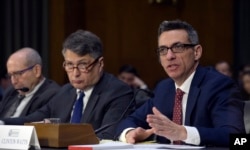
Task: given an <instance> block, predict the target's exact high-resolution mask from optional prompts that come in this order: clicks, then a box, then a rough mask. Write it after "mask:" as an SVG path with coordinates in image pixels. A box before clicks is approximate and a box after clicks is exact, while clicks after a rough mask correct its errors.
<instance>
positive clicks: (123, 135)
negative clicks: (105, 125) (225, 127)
mask: <svg viewBox="0 0 250 150" xmlns="http://www.w3.org/2000/svg"><path fill="white" fill-rule="evenodd" d="M132 129H135V128H126V129H124V130H123V131H122V133H121V135H120V137H119V141H121V142H125V143H127V140H126V134H127V132H128V131H129V130H132Z"/></svg>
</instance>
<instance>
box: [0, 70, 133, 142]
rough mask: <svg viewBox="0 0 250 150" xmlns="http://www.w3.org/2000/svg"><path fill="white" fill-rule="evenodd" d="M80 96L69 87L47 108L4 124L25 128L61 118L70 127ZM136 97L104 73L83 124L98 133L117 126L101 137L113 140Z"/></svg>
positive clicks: (85, 112) (99, 135) (86, 109)
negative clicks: (122, 118) (105, 127)
mask: <svg viewBox="0 0 250 150" xmlns="http://www.w3.org/2000/svg"><path fill="white" fill-rule="evenodd" d="M76 96H77V95H76V89H75V88H74V87H73V86H72V85H71V84H66V85H64V86H63V87H62V88H61V90H60V92H59V93H58V94H57V95H56V96H55V97H54V98H53V99H52V100H51V101H50V102H49V103H48V104H47V105H46V106H44V107H43V108H42V109H40V110H38V111H37V112H35V113H33V114H31V115H30V116H27V117H25V118H19V119H13V118H12V119H5V120H3V121H4V122H5V124H23V123H24V122H32V121H41V120H43V119H44V118H60V119H61V122H63V123H69V122H70V118H71V112H72V109H73V105H74V102H75V100H76ZM132 96H133V92H132V90H131V89H130V87H129V86H128V85H126V84H125V83H123V82H122V81H120V80H119V79H117V78H116V77H114V76H113V75H111V74H108V73H104V74H103V76H102V77H101V78H100V80H99V81H98V83H97V84H96V85H95V87H94V89H93V91H92V94H91V96H90V98H89V100H88V103H87V106H86V108H85V110H84V114H83V116H82V119H81V122H82V123H90V124H92V126H93V128H94V129H95V130H96V129H99V128H101V127H103V126H105V125H108V124H112V123H116V124H112V125H110V126H109V127H108V128H107V129H105V130H103V131H100V132H99V133H98V134H97V136H98V137H100V138H106V139H107V138H108V139H113V137H114V133H115V127H116V125H117V121H120V120H121V119H120V117H121V114H122V113H123V112H125V110H126V108H127V107H128V105H129V104H130V101H131V100H132ZM129 108H130V107H129ZM131 110H132V105H131V109H128V110H127V113H130V111H131ZM125 116H126V115H124V116H123V117H125Z"/></svg>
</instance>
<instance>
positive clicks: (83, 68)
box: [63, 56, 102, 73]
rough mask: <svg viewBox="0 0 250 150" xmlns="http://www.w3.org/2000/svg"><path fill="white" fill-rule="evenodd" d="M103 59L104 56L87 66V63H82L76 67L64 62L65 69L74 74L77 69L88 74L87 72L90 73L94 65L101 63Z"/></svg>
mask: <svg viewBox="0 0 250 150" xmlns="http://www.w3.org/2000/svg"><path fill="white" fill-rule="evenodd" d="M101 57H102V56H100V57H97V58H96V59H95V60H94V61H93V62H92V63H90V64H86V63H84V62H82V63H79V64H76V66H75V64H73V63H72V62H67V61H64V62H63V67H64V69H65V70H66V71H67V72H72V71H74V69H75V68H76V69H78V70H79V71H80V72H83V73H86V72H88V71H89V69H90V68H91V67H92V66H93V65H94V64H96V63H97V62H98V61H99V59H100V58H101Z"/></svg>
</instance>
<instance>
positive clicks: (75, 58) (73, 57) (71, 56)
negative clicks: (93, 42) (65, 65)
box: [64, 50, 93, 62]
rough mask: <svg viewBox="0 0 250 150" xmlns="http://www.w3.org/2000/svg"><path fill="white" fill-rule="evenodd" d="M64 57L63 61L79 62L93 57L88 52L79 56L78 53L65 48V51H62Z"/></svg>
mask: <svg viewBox="0 0 250 150" xmlns="http://www.w3.org/2000/svg"><path fill="white" fill-rule="evenodd" d="M64 59H65V61H71V62H79V61H89V60H91V59H93V57H91V56H90V55H89V54H86V55H84V56H79V55H78V54H76V53H74V52H72V51H70V50H66V52H65V53H64Z"/></svg>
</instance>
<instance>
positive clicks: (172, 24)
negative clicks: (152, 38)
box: [158, 20, 199, 44]
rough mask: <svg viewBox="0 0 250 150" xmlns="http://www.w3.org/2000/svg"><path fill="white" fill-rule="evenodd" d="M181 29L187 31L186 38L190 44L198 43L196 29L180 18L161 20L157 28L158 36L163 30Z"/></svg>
mask: <svg viewBox="0 0 250 150" xmlns="http://www.w3.org/2000/svg"><path fill="white" fill-rule="evenodd" d="M178 29H183V30H185V31H186V32H187V33H188V40H189V41H190V42H191V44H199V37H198V34H197V32H196V30H195V29H194V28H193V27H192V26H191V25H190V24H188V23H187V22H184V21H181V20H173V21H163V22H162V23H161V24H160V26H159V29H158V38H159V37H160V35H161V34H162V33H163V32H165V31H170V30H178Z"/></svg>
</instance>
